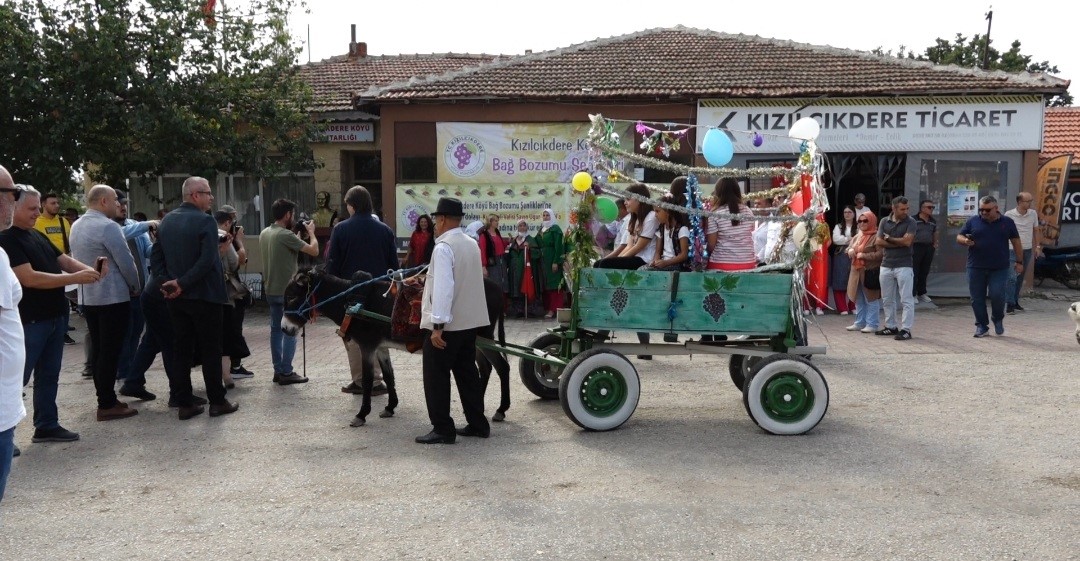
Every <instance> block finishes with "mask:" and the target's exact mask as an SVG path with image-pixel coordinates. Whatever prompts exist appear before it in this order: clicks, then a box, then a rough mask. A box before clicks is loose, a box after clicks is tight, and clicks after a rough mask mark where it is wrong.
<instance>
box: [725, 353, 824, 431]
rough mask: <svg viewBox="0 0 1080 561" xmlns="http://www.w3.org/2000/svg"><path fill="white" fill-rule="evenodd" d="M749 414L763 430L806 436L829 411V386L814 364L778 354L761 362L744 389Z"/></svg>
mask: <svg viewBox="0 0 1080 561" xmlns="http://www.w3.org/2000/svg"><path fill="white" fill-rule="evenodd" d="M743 405H744V406H745V407H746V412H747V413H748V414H749V415H750V418H751V419H753V421H754V422H755V423H757V425H758V426H759V427H761V428H762V429H765V430H766V431H768V432H770V433H772V434H779V435H795V434H805V433H806V432H809V431H810V430H811V429H813V428H814V427H816V426H817V424H818V423H820V422H821V419H822V418H823V417H825V412H826V411H827V410H828V409H829V385H828V384H827V383H826V382H825V377H824V376H822V374H821V371H820V370H818V368H817V367H816V366H814V364H812V363H811V362H810V361H808V360H806V359H804V358H802V357H798V356H793V355H786V354H776V355H773V356H769V357H766V358H765V359H763V360H762V361H761V362H759V363H757V364H756V365H755V366H754V368H753V371H752V372H751V374H750V377H749V378H748V379H747V381H746V387H745V388H744V389H743Z"/></svg>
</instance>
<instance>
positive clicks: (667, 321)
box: [480, 269, 829, 435]
mask: <svg viewBox="0 0 1080 561" xmlns="http://www.w3.org/2000/svg"><path fill="white" fill-rule="evenodd" d="M792 290H793V280H792V274H791V273H783V272H777V273H742V272H740V273H720V272H707V273H672V272H663V271H621V270H610V269H584V270H582V271H581V275H580V281H579V287H578V290H577V291H576V298H574V303H573V307H572V308H571V309H570V317H569V318H565V319H566V321H561V322H560V325H559V327H555V328H551V329H549V330H548V331H547V332H546V333H544V334H542V335H540V336H539V337H537V338H536V339H535V340H534V341H532V343H530V344H529V346H527V347H525V346H517V345H495V344H494V343H493V342H488V341H484V342H481V343H480V344H481V345H488V346H490V347H492V348H495V349H496V350H499V351H501V352H506V353H508V354H512V355H515V356H518V357H519V358H520V359H521V360H520V364H519V371H520V374H521V380H522V382H523V383H524V384H525V386H526V387H527V388H528V389H529V390H530V391H531V392H533V393H534V394H536V395H537V396H539V397H541V398H544V399H555V398H558V399H559V400H560V401H561V402H562V407H563V411H565V412H566V414H567V416H569V417H570V419H571V420H573V421H574V422H575V423H577V424H578V425H579V426H581V427H583V428H585V429H586V430H595V431H604V430H612V429H614V428H617V427H619V426H620V425H622V424H623V423H625V422H626V421H627V419H629V418H630V416H631V415H632V414H633V413H634V410H635V409H636V408H637V403H638V397H639V395H640V389H641V386H640V383H639V378H638V373H637V369H635V368H634V365H633V363H631V362H630V360H629V359H628V358H627V357H628V356H632V355H689V354H695V353H708V354H726V355H730V357H731V359H730V362H729V369H728V370H729V372H728V373H729V375H730V377H731V379H732V381H733V382H734V383H735V384H736V386H738V387H739V389H740V390H741V391H742V394H743V404H744V406H745V407H746V411H747V413H748V414H749V415H750V418H751V419H753V420H754V422H755V423H757V424H758V425H759V426H760V427H761V428H763V429H764V430H766V431H768V432H771V433H774V434H785V435H788V434H802V433H805V432H807V431H809V430H810V429H812V428H814V427H815V426H816V425H817V424H818V422H820V421H821V419H822V418H823V417H824V416H825V411H826V409H828V405H829V387H828V385H827V384H826V383H825V378H824V376H822V374H821V371H820V370H818V368H817V367H816V366H815V365H814V364H813V363H811V362H810V361H809V360H808V358H809V356H811V355H813V354H820V353H824V352H825V349H824V347H809V346H805V344H800V342H801V341H802V342H804V341H805V332H802V333H800V331H799V328H798V326H797V322H796V321H795V320H794V319H793V315H792ZM615 330H618V331H623V332H634V331H638V332H651V333H655V334H663V339H664V341H665V342H663V343H659V342H656V343H650V344H638V343H616V342H613V341H612V340H610V338H609V337H608V336H607V334H608V333H609V332H610V331H615ZM680 335H681V336H682V337H680ZM694 335H710V336H714V338H719V339H724V340H719V341H715V340H714V341H707V340H705V341H703V340H702V339H701V338H698V339H697V340H695V339H694V337H693V336H694ZM720 335H723V336H725V337H723V338H720V337H716V336H720ZM654 338H655V337H654Z"/></svg>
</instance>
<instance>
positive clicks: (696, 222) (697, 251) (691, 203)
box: [686, 173, 709, 271]
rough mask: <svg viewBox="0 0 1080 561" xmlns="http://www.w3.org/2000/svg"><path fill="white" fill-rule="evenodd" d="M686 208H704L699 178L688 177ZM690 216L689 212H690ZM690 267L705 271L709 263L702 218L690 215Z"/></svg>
mask: <svg viewBox="0 0 1080 561" xmlns="http://www.w3.org/2000/svg"><path fill="white" fill-rule="evenodd" d="M686 194H687V197H686V208H687V210H688V211H692V210H696V209H700V208H702V206H701V194H700V189H699V185H698V179H697V176H696V175H694V174H692V173H691V174H690V175H688V176H687V177H686ZM688 214H689V212H688ZM689 216H690V266H691V268H692V269H693V270H695V271H703V270H705V267H706V266H707V265H708V263H709V249H708V242H707V241H706V240H705V233H704V232H703V231H702V229H701V216H699V215H697V214H690V215H689Z"/></svg>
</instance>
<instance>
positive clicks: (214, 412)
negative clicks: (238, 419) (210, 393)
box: [210, 401, 240, 417]
mask: <svg viewBox="0 0 1080 561" xmlns="http://www.w3.org/2000/svg"><path fill="white" fill-rule="evenodd" d="M237 409H240V402H239V401H235V402H233V403H229V402H228V401H226V402H224V403H215V404H213V405H211V406H210V416H211V417H220V416H222V415H228V414H229V413H236V410H237Z"/></svg>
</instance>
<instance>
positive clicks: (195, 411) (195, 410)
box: [177, 405, 206, 421]
mask: <svg viewBox="0 0 1080 561" xmlns="http://www.w3.org/2000/svg"><path fill="white" fill-rule="evenodd" d="M203 411H206V408H205V407H203V406H202V405H192V406H190V407H181V408H180V411H179V412H178V414H177V416H178V417H180V420H181V421H186V420H188V419H190V418H192V417H197V416H199V415H202V413H203Z"/></svg>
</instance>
